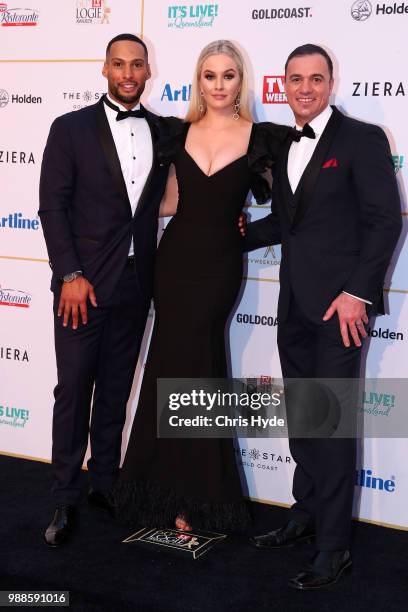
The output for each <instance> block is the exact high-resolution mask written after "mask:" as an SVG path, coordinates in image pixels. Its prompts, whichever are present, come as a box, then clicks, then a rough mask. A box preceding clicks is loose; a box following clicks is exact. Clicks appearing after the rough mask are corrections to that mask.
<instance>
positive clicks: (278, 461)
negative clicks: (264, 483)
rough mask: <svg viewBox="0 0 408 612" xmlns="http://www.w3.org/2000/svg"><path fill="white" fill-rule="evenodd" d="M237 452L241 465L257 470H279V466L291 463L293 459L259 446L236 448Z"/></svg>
mask: <svg viewBox="0 0 408 612" xmlns="http://www.w3.org/2000/svg"><path fill="white" fill-rule="evenodd" d="M235 452H236V453H237V455H238V457H239V458H238V463H239V465H242V466H243V467H249V468H253V469H257V470H267V471H271V472H277V471H278V468H279V466H282V465H290V463H291V461H292V458H291V457H288V456H285V455H279V454H277V453H267V452H265V451H261V450H259V449H258V448H251V449H246V448H241V449H240V448H236V449H235Z"/></svg>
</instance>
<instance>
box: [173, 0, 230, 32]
mask: <svg viewBox="0 0 408 612" xmlns="http://www.w3.org/2000/svg"><path fill="white" fill-rule="evenodd" d="M218 15H219V10H218V4H183V5H170V6H169V7H168V8H167V20H168V22H167V26H168V27H169V28H178V29H184V28H211V27H212V26H213V25H214V21H215V19H216V18H217V17H218Z"/></svg>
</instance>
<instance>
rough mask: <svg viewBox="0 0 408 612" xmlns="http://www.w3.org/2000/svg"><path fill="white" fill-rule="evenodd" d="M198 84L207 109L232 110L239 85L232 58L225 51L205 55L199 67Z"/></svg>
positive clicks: (239, 79)
mask: <svg viewBox="0 0 408 612" xmlns="http://www.w3.org/2000/svg"><path fill="white" fill-rule="evenodd" d="M199 86H200V89H201V91H202V92H203V98H204V100H205V103H206V105H207V108H208V109H213V110H216V111H220V110H231V112H232V109H233V107H234V104H235V100H236V98H237V95H238V94H239V90H240V86H241V77H240V75H239V72H238V67H237V65H236V63H235V62H234V60H233V59H232V58H231V57H230V56H229V55H226V54H225V53H220V54H218V55H210V57H207V59H206V60H205V61H204V62H203V65H202V68H201V74H200V79H199Z"/></svg>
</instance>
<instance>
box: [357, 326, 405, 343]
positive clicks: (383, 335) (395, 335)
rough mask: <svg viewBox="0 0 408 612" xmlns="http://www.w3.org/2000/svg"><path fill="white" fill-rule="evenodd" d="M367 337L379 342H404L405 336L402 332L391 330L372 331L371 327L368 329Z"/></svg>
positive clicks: (379, 329)
mask: <svg viewBox="0 0 408 612" xmlns="http://www.w3.org/2000/svg"><path fill="white" fill-rule="evenodd" d="M366 329H367V335H368V336H370V338H378V339H379V340H380V339H381V340H404V334H403V333H402V332H394V331H390V330H389V328H387V329H382V328H381V327H379V328H378V329H372V328H371V327H367V328H366Z"/></svg>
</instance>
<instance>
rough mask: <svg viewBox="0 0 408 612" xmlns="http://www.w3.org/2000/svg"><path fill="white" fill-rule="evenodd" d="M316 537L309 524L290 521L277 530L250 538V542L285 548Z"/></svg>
mask: <svg viewBox="0 0 408 612" xmlns="http://www.w3.org/2000/svg"><path fill="white" fill-rule="evenodd" d="M314 537H315V534H314V532H313V530H312V529H311V528H310V527H308V525H304V524H303V523H296V522H295V521H289V522H288V523H286V525H284V526H283V527H280V528H279V529H275V531H269V533H265V534H264V535H259V536H254V537H253V538H250V542H251V543H252V544H254V545H255V546H256V547H257V548H285V547H289V546H295V544H298V543H299V542H307V541H311V540H312V539H313V538H314Z"/></svg>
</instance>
